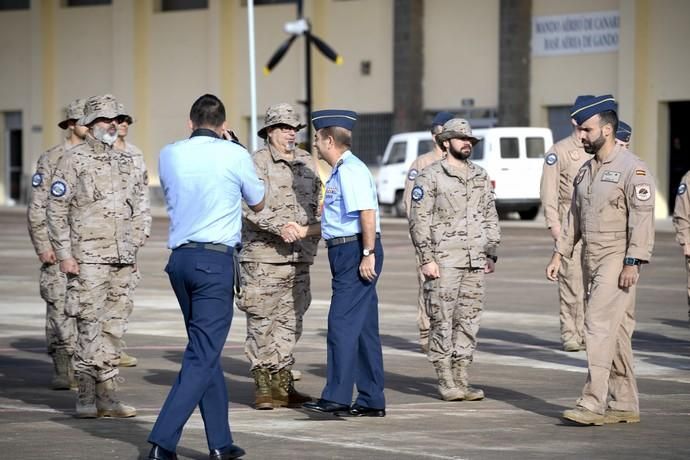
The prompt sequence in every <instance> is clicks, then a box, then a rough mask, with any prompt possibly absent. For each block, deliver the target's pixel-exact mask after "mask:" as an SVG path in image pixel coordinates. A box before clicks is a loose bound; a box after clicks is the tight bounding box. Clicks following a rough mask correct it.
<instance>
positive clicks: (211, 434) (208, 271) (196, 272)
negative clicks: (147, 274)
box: [149, 248, 233, 451]
mask: <svg viewBox="0 0 690 460" xmlns="http://www.w3.org/2000/svg"><path fill="white" fill-rule="evenodd" d="M165 271H166V272H167V273H168V277H169V278H170V284H172V288H173V290H174V291H175V295H176V296H177V301H178V302H179V304H180V309H181V310H182V315H183V316H184V324H185V328H186V329H187V337H188V340H189V341H188V343H187V348H186V349H185V352H184V356H183V359H182V368H181V369H180V372H179V374H178V375H177V380H176V381H175V383H174V384H173V386H172V388H171V390H170V393H169V394H168V397H167V399H166V400H165V404H163V408H162V409H161V411H160V413H159V414H158V419H157V420H156V424H155V425H154V426H153V430H152V431H151V434H150V436H149V442H151V443H155V444H158V445H159V446H161V447H163V448H164V449H167V450H169V451H175V448H176V446H177V443H178V442H179V440H180V436H181V435H182V429H183V428H184V425H185V423H187V420H188V419H189V417H190V416H191V415H192V413H193V412H194V409H195V408H196V407H197V405H198V406H199V410H200V411H201V417H202V418H203V420H204V426H205V428H206V440H207V442H208V447H209V450H211V449H221V450H223V449H226V448H229V447H230V446H231V445H232V435H231V433H230V424H229V422H228V393H227V389H226V387H225V379H224V377H223V370H222V369H221V367H220V355H221V352H222V351H223V346H224V345H225V340H226V339H227V336H228V332H229V331H230V323H231V322H232V308H233V306H232V302H233V289H232V288H233V256H232V253H231V252H229V253H221V252H217V251H212V250H207V249H203V248H178V249H175V250H173V251H172V254H171V255H170V259H169V261H168V265H167V266H166V267H165Z"/></svg>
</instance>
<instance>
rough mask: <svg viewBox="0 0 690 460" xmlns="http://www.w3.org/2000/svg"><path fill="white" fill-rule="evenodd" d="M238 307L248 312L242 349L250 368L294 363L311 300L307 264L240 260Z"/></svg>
mask: <svg viewBox="0 0 690 460" xmlns="http://www.w3.org/2000/svg"><path fill="white" fill-rule="evenodd" d="M240 274H241V286H242V294H241V297H237V298H236V303H237V307H238V308H239V309H240V310H242V311H243V312H245V313H246V315H247V339H246V341H245V344H244V351H245V353H246V355H247V358H249V361H250V363H251V369H252V370H254V369H256V368H259V367H263V368H268V369H269V371H270V372H271V373H274V372H278V371H279V370H280V369H283V368H285V367H287V366H292V364H294V362H295V358H294V356H293V350H294V349H295V345H296V344H297V341H298V340H299V338H300V336H301V335H302V318H303V317H304V314H305V313H306V311H307V309H308V308H309V304H310V303H311V288H310V284H309V264H306V263H297V264H290V263H287V264H270V263H262V262H242V263H241V264H240Z"/></svg>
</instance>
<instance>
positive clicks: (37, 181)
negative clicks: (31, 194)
mask: <svg viewBox="0 0 690 460" xmlns="http://www.w3.org/2000/svg"><path fill="white" fill-rule="evenodd" d="M42 183H43V174H41V173H39V172H37V173H35V174H34V175H33V176H31V186H32V187H38V186H39V185H41V184H42Z"/></svg>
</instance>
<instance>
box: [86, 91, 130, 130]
mask: <svg viewBox="0 0 690 460" xmlns="http://www.w3.org/2000/svg"><path fill="white" fill-rule="evenodd" d="M118 115H121V114H120V111H119V108H118V103H117V100H115V97H114V96H113V95H112V94H104V95H102V96H91V97H90V98H88V99H87V100H86V104H85V105H84V116H83V117H81V118H80V119H79V121H78V122H77V123H79V124H80V125H84V126H88V125H89V124H90V123H92V122H93V121H94V120H95V119H96V118H117V117H118Z"/></svg>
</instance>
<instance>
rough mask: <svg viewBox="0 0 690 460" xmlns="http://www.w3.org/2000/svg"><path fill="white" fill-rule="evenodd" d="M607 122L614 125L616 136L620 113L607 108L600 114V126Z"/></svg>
mask: <svg viewBox="0 0 690 460" xmlns="http://www.w3.org/2000/svg"><path fill="white" fill-rule="evenodd" d="M606 124H610V125H611V126H613V137H616V131H618V114H617V113H616V112H614V111H613V110H607V111H605V112H601V113H600V114H599V126H600V127H602V126H604V125H606Z"/></svg>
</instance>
